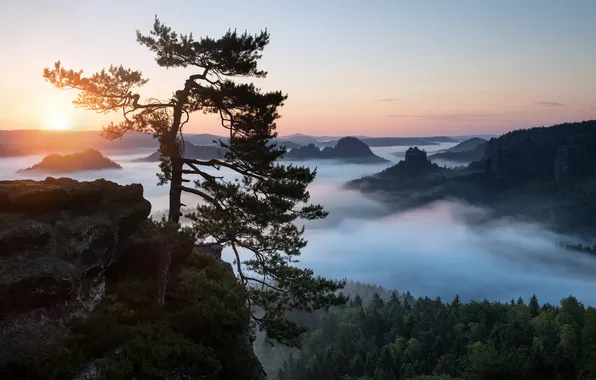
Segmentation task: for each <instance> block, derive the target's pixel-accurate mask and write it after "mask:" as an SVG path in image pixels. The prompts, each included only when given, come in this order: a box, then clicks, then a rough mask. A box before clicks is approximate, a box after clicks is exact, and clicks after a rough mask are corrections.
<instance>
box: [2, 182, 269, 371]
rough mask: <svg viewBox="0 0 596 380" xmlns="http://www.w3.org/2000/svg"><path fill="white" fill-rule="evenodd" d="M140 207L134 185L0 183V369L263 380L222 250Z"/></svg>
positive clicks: (246, 314)
mask: <svg viewBox="0 0 596 380" xmlns="http://www.w3.org/2000/svg"><path fill="white" fill-rule="evenodd" d="M150 211H151V205H150V203H149V202H148V201H147V200H146V199H144V198H143V188H142V186H141V185H128V186H121V185H118V184H116V183H113V182H109V181H105V180H96V181H93V182H78V181H75V180H72V179H67V178H60V179H54V178H47V179H46V180H45V181H30V180H24V181H0V378H2V379H5V378H6V379H13V378H20V379H44V380H45V379H86V380H88V379H100V378H101V379H104V378H109V379H130V378H163V379H172V380H177V379H203V378H210V379H214V380H216V379H232V378H233V379H240V380H242V379H244V380H255V379H262V377H263V373H262V370H261V367H260V364H259V362H258V360H257V359H256V357H255V355H254V353H253V351H252V345H251V338H250V335H249V332H250V328H249V321H250V312H249V310H248V308H247V307H246V297H247V295H246V293H245V292H244V291H243V290H242V289H240V288H238V286H237V283H236V279H235V275H234V272H233V270H232V267H231V265H230V264H229V263H225V262H223V261H222V260H221V258H220V254H221V247H217V246H216V247H211V248H197V247H195V245H194V237H193V235H192V234H191V233H190V232H189V231H186V230H185V231H171V230H169V229H168V228H166V225H164V224H163V223H160V222H155V221H153V220H151V219H147V217H148V215H149V213H150ZM164 245H168V246H169V247H173V257H172V266H171V271H170V279H169V282H168V287H167V292H166V306H165V307H164V308H155V307H154V306H153V302H152V301H153V297H154V294H155V288H156V283H155V281H156V278H157V272H158V265H159V262H160V255H161V254H162V251H161V250H160V248H161V247H163V246H164Z"/></svg>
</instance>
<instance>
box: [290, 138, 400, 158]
mask: <svg viewBox="0 0 596 380" xmlns="http://www.w3.org/2000/svg"><path fill="white" fill-rule="evenodd" d="M284 158H285V159H287V160H316V159H333V160H340V161H344V162H350V163H383V162H388V161H387V160H385V159H384V158H381V157H379V156H377V155H375V154H374V153H373V152H372V151H371V150H370V148H369V147H368V145H366V144H365V143H363V142H362V141H360V140H359V139H357V138H356V137H344V138H341V139H339V140H338V141H337V144H336V145H335V147H333V148H332V147H325V148H324V149H323V150H322V151H321V150H320V149H319V148H317V147H316V146H315V145H314V144H309V145H307V146H304V147H302V148H298V149H292V150H291V151H289V152H288V153H287V154H286V155H285V157H284Z"/></svg>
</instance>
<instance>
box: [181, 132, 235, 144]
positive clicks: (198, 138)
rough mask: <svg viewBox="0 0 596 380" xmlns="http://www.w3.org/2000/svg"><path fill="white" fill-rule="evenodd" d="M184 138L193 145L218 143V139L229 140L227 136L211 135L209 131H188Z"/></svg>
mask: <svg viewBox="0 0 596 380" xmlns="http://www.w3.org/2000/svg"><path fill="white" fill-rule="evenodd" d="M184 140H185V141H188V142H190V143H192V144H194V145H215V144H217V143H218V141H219V140H222V141H223V142H227V141H228V140H229V138H228V137H223V136H217V135H212V134H209V133H197V134H193V133H188V134H185V135H184Z"/></svg>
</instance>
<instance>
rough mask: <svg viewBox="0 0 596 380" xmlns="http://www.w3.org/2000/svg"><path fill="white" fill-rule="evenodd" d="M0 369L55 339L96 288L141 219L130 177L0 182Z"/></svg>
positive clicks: (142, 207)
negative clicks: (125, 182)
mask: <svg viewBox="0 0 596 380" xmlns="http://www.w3.org/2000/svg"><path fill="white" fill-rule="evenodd" d="M0 210H1V211H0V368H1V367H2V364H3V363H4V362H5V361H6V360H8V359H9V358H10V359H14V357H15V356H19V355H28V354H29V353H31V352H32V351H33V350H35V349H38V348H40V347H39V346H42V345H43V343H51V342H54V341H56V340H57V339H60V338H61V337H62V336H63V335H64V334H66V333H65V325H66V324H68V323H69V321H70V320H72V319H75V318H79V317H82V316H84V315H85V314H86V313H88V312H89V311H91V310H92V309H93V308H94V307H95V306H96V305H97V304H98V303H99V302H100V301H101V300H102V298H103V295H104V272H105V270H106V268H107V267H108V266H109V265H110V264H111V263H112V262H113V261H115V260H116V259H117V258H118V255H119V253H120V251H121V249H122V247H123V246H124V243H125V242H126V240H127V239H128V237H129V236H131V235H132V234H133V233H134V232H135V230H136V229H137V227H138V226H139V225H140V224H141V222H142V221H143V220H145V219H146V218H147V217H148V215H149V213H150V211H151V204H150V203H149V201H147V200H146V199H145V198H143V187H142V186H141V185H138V184H134V185H127V186H121V185H118V184H116V183H114V182H110V181H106V180H103V179H101V180H96V181H93V182H79V181H75V180H72V179H69V178H59V179H56V178H51V177H49V178H47V179H46V180H44V181H32V180H21V181H0Z"/></svg>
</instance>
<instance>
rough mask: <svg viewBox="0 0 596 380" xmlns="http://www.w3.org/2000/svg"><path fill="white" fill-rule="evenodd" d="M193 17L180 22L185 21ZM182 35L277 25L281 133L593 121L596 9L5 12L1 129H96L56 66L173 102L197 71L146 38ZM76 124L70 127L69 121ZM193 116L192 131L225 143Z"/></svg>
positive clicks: (270, 60) (234, 4)
mask: <svg viewBox="0 0 596 380" xmlns="http://www.w3.org/2000/svg"><path fill="white" fill-rule="evenodd" d="M181 10H183V11H181ZM155 14H158V15H159V16H160V18H161V19H162V21H164V22H165V23H166V24H169V25H172V26H173V27H174V28H175V29H176V30H178V31H180V32H182V33H189V32H192V33H193V34H194V35H195V36H203V35H210V36H219V35H221V34H223V33H224V32H225V31H226V30H227V29H228V28H237V29H238V30H241V31H243V30H247V31H249V32H257V31H259V30H261V29H263V28H267V29H268V30H269V32H270V33H271V44H270V46H268V47H267V48H266V49H265V52H264V56H263V61H262V67H263V68H264V69H265V70H267V71H268V72H269V77H268V78H267V79H266V80H265V81H263V82H261V83H259V84H260V85H261V86H262V87H263V88H264V89H281V90H283V91H284V92H287V93H288V94H289V95H290V98H289V100H288V101H287V104H286V106H285V107H283V109H282V110H281V112H282V115H283V118H282V119H281V120H280V122H279V127H280V132H281V134H291V133H296V132H300V133H307V134H317V135H325V134H327V135H349V134H363V133H364V131H365V132H366V134H367V135H379V136H381V135H385V136H414V135H415V136H421V135H450V134H481V133H501V132H504V131H508V130H511V129H514V128H520V127H528V126H536V125H552V124H556V123H558V122H562V121H574V120H587V119H591V118H594V117H596V86H595V85H594V84H595V83H596V72H595V71H594V70H593V62H596V50H594V49H593V37H594V36H595V35H596V23H594V22H593V15H594V14H596V2H594V1H591V0H572V1H556V0H528V1H516V0H502V1H490V2H488V1H475V0H467V1H457V2H445V1H441V0H434V1H424V2H399V1H390V0H383V1H377V2H375V3H374V5H372V3H367V2H364V1H325V2H321V1H314V0H307V1H299V2H298V1H292V2H283V3H280V2H267V1H251V2H242V1H222V2H208V1H181V0H175V1H170V2H163V1H156V0H151V1H126V2H119V1H115V0H107V1H98V0H92V1H91V0H90V1H74V0H57V1H52V2H47V1H35V0H24V1H6V2H4V3H3V5H2V7H1V10H0V24H1V25H2V33H1V34H0V46H1V47H2V51H4V52H10V54H8V55H5V56H3V59H2V61H1V62H0V80H1V82H2V85H3V88H5V89H10V90H9V91H3V92H2V93H0V129H24V128H26V129H27V128H66V127H67V126H68V127H69V128H72V129H99V127H100V126H101V125H102V124H105V123H106V122H108V121H109V120H111V118H112V117H116V116H102V115H98V114H94V113H86V112H84V111H82V110H76V109H74V107H73V106H72V105H71V104H70V101H71V100H72V99H73V97H74V96H75V94H74V93H73V92H63V91H58V90H56V89H55V88H54V87H53V86H51V85H49V84H47V83H44V81H43V79H42V75H41V74H42V70H43V68H44V67H46V66H50V65H52V64H53V62H55V61H57V60H62V62H63V64H65V65H66V66H68V67H72V68H75V69H84V70H85V72H87V73H92V72H94V71H95V70H99V69H101V68H103V67H106V66H109V65H110V64H123V65H124V66H126V67H131V68H135V69H140V70H142V71H143V72H144V74H145V75H146V76H147V77H148V78H150V79H151V81H150V82H149V84H148V85H147V86H146V87H145V88H144V89H143V91H142V93H141V94H142V97H144V98H149V97H155V98H160V99H163V98H167V97H169V96H170V95H171V94H172V93H173V91H175V90H176V89H177V86H178V85H179V84H180V83H182V80H183V78H185V77H186V76H187V75H188V72H187V71H186V70H167V71H166V70H164V69H161V68H159V67H157V65H156V63H155V62H154V57H153V54H152V53H150V52H149V51H147V50H146V49H145V48H143V47H141V46H140V45H138V44H137V43H136V41H135V30H136V29H140V30H141V31H144V32H147V31H148V30H149V28H150V27H151V25H152V22H153V18H154V15H155ZM65 120H67V122H66V121H65ZM218 125H219V123H218V122H217V121H216V120H215V119H212V118H207V117H205V116H203V115H195V117H194V118H193V120H192V121H191V123H189V124H188V126H187V128H186V131H187V132H189V133H190V132H206V133H221V131H220V130H219V128H218Z"/></svg>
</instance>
